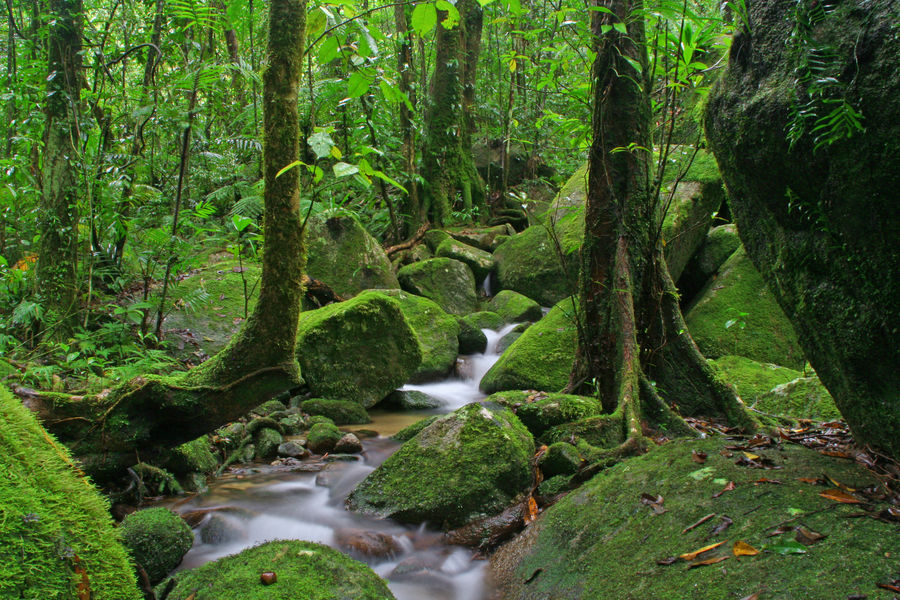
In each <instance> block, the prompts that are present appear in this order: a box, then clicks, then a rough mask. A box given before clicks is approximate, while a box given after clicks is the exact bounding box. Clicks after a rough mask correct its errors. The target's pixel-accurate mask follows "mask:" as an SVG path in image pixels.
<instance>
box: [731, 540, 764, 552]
mask: <svg viewBox="0 0 900 600" xmlns="http://www.w3.org/2000/svg"><path fill="white" fill-rule="evenodd" d="M731 552H732V553H733V554H734V555H735V556H756V555H757V554H759V550H757V549H756V548H754V547H753V546H751V545H750V544H748V543H747V542H745V541H743V540H738V541H736V542H735V543H734V546H732V548H731Z"/></svg>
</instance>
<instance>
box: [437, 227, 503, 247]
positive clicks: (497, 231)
mask: <svg viewBox="0 0 900 600" xmlns="http://www.w3.org/2000/svg"><path fill="white" fill-rule="evenodd" d="M446 231H447V233H449V234H450V236H452V237H453V239H455V240H457V241H460V242H463V243H464V244H468V245H469V246H475V247H476V248H480V249H482V250H484V251H485V252H493V251H494V250H496V249H497V246H499V245H500V239H499V238H502V237H504V236H511V235H515V234H516V230H515V229H514V228H513V226H512V225H510V224H509V223H503V224H502V225H495V226H493V227H450V228H448V229H447V230H446Z"/></svg>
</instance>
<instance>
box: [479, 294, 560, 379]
mask: <svg viewBox="0 0 900 600" xmlns="http://www.w3.org/2000/svg"><path fill="white" fill-rule="evenodd" d="M573 314H574V313H573V307H572V301H571V299H568V298H567V299H565V300H562V301H561V302H559V303H558V304H557V305H556V306H554V307H553V309H552V310H550V312H549V313H547V316H545V317H544V318H543V319H541V320H540V321H538V322H537V323H535V324H534V325H532V326H531V327H529V328H528V329H526V330H525V332H524V333H523V334H522V335H521V336H520V337H519V338H518V339H517V340H516V341H514V342H513V343H512V345H511V346H510V347H509V348H507V349H506V351H505V352H504V353H503V355H502V356H501V357H500V359H499V360H498V361H497V362H496V363H494V366H492V367H491V368H490V370H489V371H488V372H487V373H486V374H485V376H484V377H483V378H482V379H481V384H480V387H481V390H482V391H483V392H485V393H487V394H492V393H494V392H498V391H502V390H530V389H533V390H541V391H546V392H556V391H559V390H561V389H562V388H563V387H565V385H566V384H567V383H568V381H569V373H570V372H571V370H572V363H573V362H574V360H575V347H576V344H577V340H578V333H577V330H576V327H575V323H574V322H573V319H572V315H573Z"/></svg>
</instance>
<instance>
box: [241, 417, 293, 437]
mask: <svg viewBox="0 0 900 600" xmlns="http://www.w3.org/2000/svg"><path fill="white" fill-rule="evenodd" d="M266 427H268V428H269V429H274V430H275V431H277V432H278V433H282V434H283V433H284V431H283V429H282V426H281V424H280V423H279V422H278V421H276V420H275V419H270V418H269V417H258V418H256V419H253V420H252V421H250V422H249V423H247V425H246V427H245V428H244V432H245V433H246V434H247V435H256V432H257V431H259V430H260V429H265V428H266Z"/></svg>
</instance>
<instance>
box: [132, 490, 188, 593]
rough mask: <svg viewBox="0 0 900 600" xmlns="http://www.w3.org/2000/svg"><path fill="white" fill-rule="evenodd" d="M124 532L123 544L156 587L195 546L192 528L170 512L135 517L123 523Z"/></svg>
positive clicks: (155, 511)
mask: <svg viewBox="0 0 900 600" xmlns="http://www.w3.org/2000/svg"><path fill="white" fill-rule="evenodd" d="M121 529H122V542H123V543H124V544H125V547H126V548H128V551H129V552H131V556H133V557H134V562H135V563H137V565H138V566H140V567H141V568H143V569H144V571H146V572H147V577H149V578H150V583H151V584H154V585H155V584H157V583H159V582H160V581H162V580H163V578H164V577H165V576H166V575H168V574H169V572H170V571H171V570H172V569H174V568H175V567H177V566H178V565H179V564H181V559H182V558H184V555H185V554H187V551H188V550H190V549H191V546H192V545H193V544H194V534H193V533H191V528H190V527H188V525H187V523H185V522H184V519H182V518H181V517H179V516H178V515H176V514H175V513H173V512H172V511H171V510H169V509H168V508H162V507H158V508H147V509H145V510H139V511H137V512H134V513H131V514H130V515H128V516H127V517H125V519H124V520H123V521H122V525H121Z"/></svg>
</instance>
